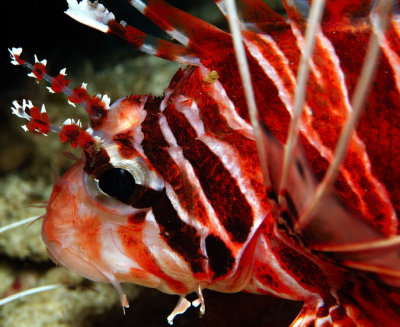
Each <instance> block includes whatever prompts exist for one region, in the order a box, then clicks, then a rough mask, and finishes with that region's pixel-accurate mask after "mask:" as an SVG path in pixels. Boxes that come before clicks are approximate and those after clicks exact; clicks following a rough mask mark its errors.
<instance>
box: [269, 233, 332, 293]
mask: <svg viewBox="0 0 400 327" xmlns="http://www.w3.org/2000/svg"><path fill="white" fill-rule="evenodd" d="M270 246H271V247H272V251H273V252H274V253H275V254H276V256H277V257H278V258H279V261H280V265H281V266H282V268H283V269H285V271H286V272H288V273H289V274H290V275H292V276H293V277H294V278H295V279H296V280H297V282H298V283H300V284H301V285H302V287H304V288H305V289H308V290H310V291H312V292H316V293H319V294H321V293H324V292H327V291H328V288H329V285H328V283H327V280H326V277H325V275H324V273H323V272H322V270H321V269H320V268H319V267H318V266H317V265H316V264H315V263H313V262H312V261H311V260H310V259H308V258H307V257H305V256H303V255H302V254H300V253H299V252H297V251H295V250H293V249H291V248H289V247H287V246H286V245H285V244H283V243H282V242H281V241H279V240H278V239H276V238H274V240H273V242H270Z"/></svg>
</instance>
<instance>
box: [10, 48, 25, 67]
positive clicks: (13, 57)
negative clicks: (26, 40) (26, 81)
mask: <svg viewBox="0 0 400 327" xmlns="http://www.w3.org/2000/svg"><path fill="white" fill-rule="evenodd" d="M8 52H9V53H10V57H11V63H12V64H13V65H15V66H18V65H20V63H19V62H18V61H17V58H16V56H17V57H19V56H20V55H21V53H22V48H11V49H8Z"/></svg>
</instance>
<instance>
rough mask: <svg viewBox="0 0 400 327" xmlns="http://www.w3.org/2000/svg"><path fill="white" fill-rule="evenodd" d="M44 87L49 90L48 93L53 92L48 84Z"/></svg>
mask: <svg viewBox="0 0 400 327" xmlns="http://www.w3.org/2000/svg"><path fill="white" fill-rule="evenodd" d="M46 89H47V91H49V93H55V92H54V91H53V89H52V88H51V87H50V86H46Z"/></svg>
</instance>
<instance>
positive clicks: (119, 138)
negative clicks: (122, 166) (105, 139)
mask: <svg viewBox="0 0 400 327" xmlns="http://www.w3.org/2000/svg"><path fill="white" fill-rule="evenodd" d="M113 141H114V142H115V143H117V145H118V152H119V154H120V155H121V157H123V158H126V159H129V158H132V157H133V156H134V155H135V154H137V151H136V149H135V147H134V146H133V136H132V133H131V132H127V133H121V134H117V135H115V136H114V137H113Z"/></svg>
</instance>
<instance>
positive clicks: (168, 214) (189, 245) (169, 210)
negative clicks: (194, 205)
mask: <svg viewBox="0 0 400 327" xmlns="http://www.w3.org/2000/svg"><path fill="white" fill-rule="evenodd" d="M151 208H152V209H153V214H154V217H155V219H156V221H157V223H158V225H159V228H160V234H161V236H162V237H163V238H164V240H165V241H166V242H167V244H168V245H169V246H170V247H171V248H172V249H173V250H174V251H176V252H177V253H179V254H180V255H181V256H182V257H183V258H184V259H185V261H186V262H187V263H188V264H189V265H190V267H191V269H192V271H193V273H194V274H199V273H203V272H204V263H203V260H204V257H203V254H202V253H201V249H200V235H199V234H198V233H197V230H196V229H195V228H194V227H191V226H189V225H187V224H185V223H184V222H183V221H182V220H181V219H180V218H179V215H178V213H177V212H176V210H175V209H174V207H173V206H172V204H171V202H170V200H169V198H168V196H167V194H166V192H165V190H163V191H161V192H158V194H157V196H153V197H152V203H151Z"/></svg>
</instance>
